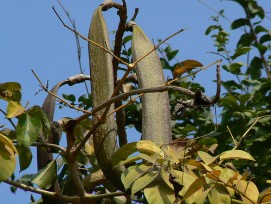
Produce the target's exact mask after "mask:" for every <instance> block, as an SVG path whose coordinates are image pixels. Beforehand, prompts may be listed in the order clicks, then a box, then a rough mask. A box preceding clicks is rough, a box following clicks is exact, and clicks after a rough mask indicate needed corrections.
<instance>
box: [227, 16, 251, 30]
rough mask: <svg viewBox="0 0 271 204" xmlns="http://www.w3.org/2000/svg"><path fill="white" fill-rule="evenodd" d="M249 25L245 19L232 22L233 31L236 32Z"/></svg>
mask: <svg viewBox="0 0 271 204" xmlns="http://www.w3.org/2000/svg"><path fill="white" fill-rule="evenodd" d="M246 25H249V21H248V20H247V19H245V18H239V19H237V20H235V21H233V22H232V24H231V29H232V30H234V29H236V28H240V27H242V26H246Z"/></svg>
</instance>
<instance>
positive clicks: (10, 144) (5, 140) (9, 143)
mask: <svg viewBox="0 0 271 204" xmlns="http://www.w3.org/2000/svg"><path fill="white" fill-rule="evenodd" d="M0 142H2V143H4V144H5V145H7V146H8V147H9V148H10V149H12V150H13V152H14V153H15V154H18V151H17V149H16V147H15V145H14V144H13V142H12V141H11V140H10V139H9V138H8V137H6V136H4V135H2V134H1V133H0Z"/></svg>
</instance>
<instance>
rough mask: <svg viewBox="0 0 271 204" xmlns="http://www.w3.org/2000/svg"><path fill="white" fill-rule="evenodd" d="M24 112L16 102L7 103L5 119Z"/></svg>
mask: <svg viewBox="0 0 271 204" xmlns="http://www.w3.org/2000/svg"><path fill="white" fill-rule="evenodd" d="M24 111H25V109H24V107H23V106H22V105H21V104H20V102H18V101H9V103H8V107H7V118H13V117H16V116H18V115H20V114H22V113H23V112H24Z"/></svg>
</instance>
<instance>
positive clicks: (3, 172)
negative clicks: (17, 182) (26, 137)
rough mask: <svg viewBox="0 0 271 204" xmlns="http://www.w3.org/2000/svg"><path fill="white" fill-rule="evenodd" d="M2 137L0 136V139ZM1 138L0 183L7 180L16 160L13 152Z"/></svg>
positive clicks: (13, 169)
mask: <svg viewBox="0 0 271 204" xmlns="http://www.w3.org/2000/svg"><path fill="white" fill-rule="evenodd" d="M2 137H3V136H2V135H0V138H2ZM5 140H6V139H4V140H3V138H2V139H1V140H0V182H1V181H4V180H6V179H8V178H9V177H10V176H11V175H12V174H13V172H14V171H15V167H16V158H15V154H14V150H13V149H12V148H11V147H10V145H8V144H7V143H6V142H3V141H5Z"/></svg>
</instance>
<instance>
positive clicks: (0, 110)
mask: <svg viewBox="0 0 271 204" xmlns="http://www.w3.org/2000/svg"><path fill="white" fill-rule="evenodd" d="M0 112H1V113H3V114H4V115H5V116H6V115H7V114H6V112H5V111H3V110H2V109H0ZM6 119H7V120H8V121H9V122H10V124H11V125H12V126H13V128H14V129H15V128H16V125H15V124H14V123H13V121H12V120H11V118H6Z"/></svg>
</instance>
